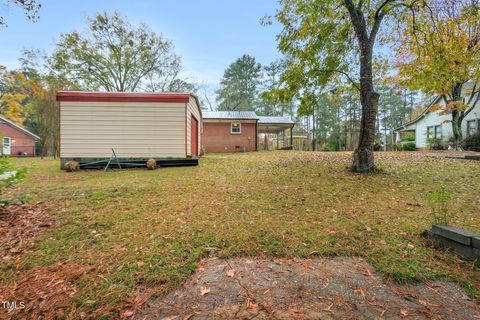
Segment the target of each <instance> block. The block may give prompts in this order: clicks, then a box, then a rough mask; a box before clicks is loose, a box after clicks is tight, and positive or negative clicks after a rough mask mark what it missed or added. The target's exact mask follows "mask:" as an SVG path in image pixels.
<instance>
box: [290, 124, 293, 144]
mask: <svg viewBox="0 0 480 320" xmlns="http://www.w3.org/2000/svg"><path fill="white" fill-rule="evenodd" d="M290 147H291V148H292V150H293V126H292V127H290Z"/></svg>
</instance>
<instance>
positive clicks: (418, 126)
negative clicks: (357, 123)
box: [395, 96, 480, 148]
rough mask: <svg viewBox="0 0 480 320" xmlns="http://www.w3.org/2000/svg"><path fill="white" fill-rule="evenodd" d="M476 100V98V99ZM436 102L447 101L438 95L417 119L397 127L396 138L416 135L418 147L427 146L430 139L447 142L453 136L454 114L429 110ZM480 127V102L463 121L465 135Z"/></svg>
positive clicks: (444, 103)
mask: <svg viewBox="0 0 480 320" xmlns="http://www.w3.org/2000/svg"><path fill="white" fill-rule="evenodd" d="M474 100H476V99H474ZM435 104H440V105H441V106H445V105H446V101H445V99H444V98H442V97H441V96H438V97H437V98H436V99H435V100H433V101H432V103H430V104H429V105H428V106H427V107H426V108H425V109H424V110H423V112H422V113H421V114H420V115H419V116H418V117H417V118H415V119H413V120H411V121H409V122H407V123H405V124H403V125H402V126H401V127H399V128H397V129H395V132H396V140H397V141H400V140H401V138H403V137H404V136H406V135H409V134H410V135H415V145H416V147H417V148H427V147H428V143H427V140H428V139H432V138H436V139H441V140H442V141H445V142H447V141H448V140H449V139H450V138H451V137H452V136H453V129H452V123H451V120H452V115H451V114H444V115H440V114H439V111H429V109H430V107H431V106H432V105H435ZM479 128H480V102H478V103H477V104H476V105H475V107H474V108H473V110H472V111H470V113H469V114H468V115H467V116H466V117H465V118H464V119H463V121H462V132H463V136H464V137H465V136H467V135H468V134H472V133H475V132H478V130H479Z"/></svg>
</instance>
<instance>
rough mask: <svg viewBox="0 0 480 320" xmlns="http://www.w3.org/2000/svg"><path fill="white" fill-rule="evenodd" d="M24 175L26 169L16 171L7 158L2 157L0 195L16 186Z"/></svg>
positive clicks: (0, 161)
mask: <svg viewBox="0 0 480 320" xmlns="http://www.w3.org/2000/svg"><path fill="white" fill-rule="evenodd" d="M24 173H25V170H24V169H15V168H14V167H13V166H12V164H11V163H10V160H9V159H8V158H7V157H5V156H2V157H0V194H1V193H2V191H3V189H5V188H6V187H8V186H10V185H12V184H14V183H15V182H17V181H18V180H19V179H20V178H21V177H23V175H24Z"/></svg>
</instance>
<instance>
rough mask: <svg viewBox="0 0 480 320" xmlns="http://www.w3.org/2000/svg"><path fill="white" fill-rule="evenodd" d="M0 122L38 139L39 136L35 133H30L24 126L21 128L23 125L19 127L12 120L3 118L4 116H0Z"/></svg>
mask: <svg viewBox="0 0 480 320" xmlns="http://www.w3.org/2000/svg"><path fill="white" fill-rule="evenodd" d="M0 122H4V123H6V124H8V125H9V126H11V127H13V128H15V129H18V130H19V131H22V132H23V133H26V134H28V135H29V136H31V137H33V138H35V139H37V140H40V137H39V136H37V135H36V134H34V133H31V132H30V131H28V130H27V129H25V128H23V127H20V126H19V125H18V124H16V123H14V122H12V121H10V120H8V119H6V118H4V117H0Z"/></svg>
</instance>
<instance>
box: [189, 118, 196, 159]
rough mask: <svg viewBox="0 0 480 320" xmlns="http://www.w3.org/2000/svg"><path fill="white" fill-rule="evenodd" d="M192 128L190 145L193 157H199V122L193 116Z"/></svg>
mask: <svg viewBox="0 0 480 320" xmlns="http://www.w3.org/2000/svg"><path fill="white" fill-rule="evenodd" d="M191 123H192V127H191V130H190V135H191V139H190V141H191V142H190V144H191V146H192V150H191V151H192V157H197V156H198V120H197V119H195V117H194V116H192V121H191Z"/></svg>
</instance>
